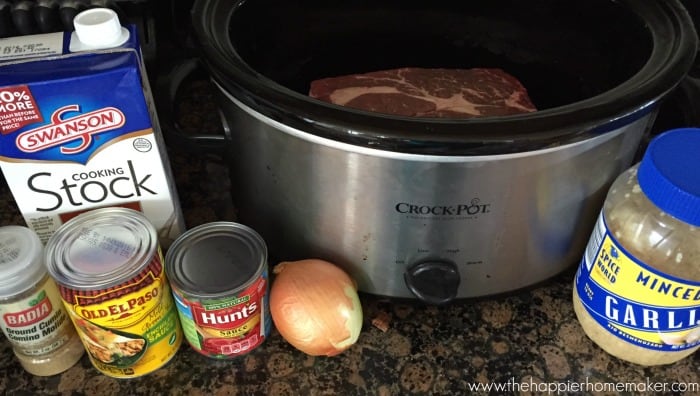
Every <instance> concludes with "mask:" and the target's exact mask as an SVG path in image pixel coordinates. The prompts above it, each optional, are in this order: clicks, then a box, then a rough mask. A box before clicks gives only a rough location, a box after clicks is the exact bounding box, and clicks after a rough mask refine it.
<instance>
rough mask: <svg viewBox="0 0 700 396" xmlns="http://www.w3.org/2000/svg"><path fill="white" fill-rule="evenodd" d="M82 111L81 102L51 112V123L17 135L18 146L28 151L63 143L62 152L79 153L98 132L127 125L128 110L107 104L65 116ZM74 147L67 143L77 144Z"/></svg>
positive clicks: (31, 151)
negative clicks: (125, 114)
mask: <svg viewBox="0 0 700 396" xmlns="http://www.w3.org/2000/svg"><path fill="white" fill-rule="evenodd" d="M77 111H80V106H78V105H68V106H64V107H61V108H59V109H57V110H56V111H54V112H53V114H52V115H51V123H50V124H48V125H44V126H42V127H39V128H35V129H32V130H29V131H26V132H22V133H20V134H19V135H18V136H17V147H18V148H19V149H20V150H22V151H24V152H27V153H33V152H37V151H41V150H44V149H47V148H51V147H55V146H62V147H61V149H60V150H61V153H62V154H76V153H80V152H81V151H83V150H85V149H86V148H88V147H89V146H90V143H91V142H92V136H93V135H96V134H98V133H102V132H106V131H110V130H113V129H117V128H120V127H122V126H123V125H124V122H125V117H124V113H122V112H121V111H119V109H116V108H114V107H105V108H102V109H99V110H94V111H91V112H89V113H85V114H81V115H79V116H76V117H71V118H66V119H63V116H64V115H65V114H66V113H70V112H77ZM75 142H77V143H76V144H74V145H70V147H66V146H63V145H65V144H66V143H75Z"/></svg>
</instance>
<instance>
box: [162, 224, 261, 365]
mask: <svg viewBox="0 0 700 396" xmlns="http://www.w3.org/2000/svg"><path fill="white" fill-rule="evenodd" d="M165 269H166V274H167V276H168V279H169V280H170V284H171V287H172V291H173V296H174V297H175V301H176V305H177V309H178V313H179V315H180V322H181V323H182V327H183V330H184V333H185V338H186V339H187V341H188V342H189V344H190V346H191V347H192V348H193V349H194V350H195V351H197V352H199V353H201V354H203V355H205V356H208V357H211V358H215V359H230V358H234V357H236V356H239V355H242V354H245V353H247V352H249V351H251V350H253V349H254V348H256V347H258V346H259V345H260V344H262V343H263V341H264V340H265V338H267V337H268V335H269V334H270V327H271V324H272V322H271V320H270V309H269V306H268V289H269V281H268V265H267V246H266V245H265V242H264V241H263V239H262V238H261V237H260V235H259V234H258V233H256V232H255V231H254V230H252V229H251V228H249V227H247V226H245V225H242V224H238V223H233V222H223V221H222V222H213V223H207V224H203V225H200V226H198V227H195V228H193V229H191V230H189V231H187V232H185V233H184V234H182V235H181V236H180V237H179V238H178V239H177V240H176V241H175V242H174V243H173V244H172V245H171V246H170V249H169V250H168V253H167V255H166V257H165Z"/></svg>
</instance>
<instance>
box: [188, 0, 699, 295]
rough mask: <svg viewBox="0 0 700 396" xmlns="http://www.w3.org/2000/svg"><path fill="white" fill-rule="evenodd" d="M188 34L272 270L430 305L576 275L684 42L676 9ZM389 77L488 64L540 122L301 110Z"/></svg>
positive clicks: (215, 8)
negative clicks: (511, 80)
mask: <svg viewBox="0 0 700 396" xmlns="http://www.w3.org/2000/svg"><path fill="white" fill-rule="evenodd" d="M192 22H193V28H194V31H195V34H196V37H197V40H198V43H199V45H200V46H201V51H202V58H203V60H204V64H205V67H206V69H207V71H208V73H209V74H210V76H211V80H212V81H213V83H214V85H215V86H216V92H217V103H218V106H219V109H220V113H221V116H222V122H223V124H224V130H225V136H223V137H217V138H215V139H212V141H211V142H210V144H212V145H219V146H223V149H224V150H225V159H226V161H227V163H228V164H229V165H230V173H231V184H232V194H233V198H234V204H235V206H236V208H237V210H238V216H239V221H240V222H242V223H244V224H247V225H249V226H251V227H252V228H254V229H255V230H256V231H258V232H259V233H260V234H261V235H262V236H263V238H264V239H265V241H266V242H267V244H268V247H269V249H270V259H271V264H274V263H275V262H277V261H282V260H295V259H302V258H309V257H317V258H322V259H326V260H329V261H332V262H335V263H337V264H338V265H340V266H342V267H343V268H344V269H346V270H347V271H348V272H349V273H350V274H351V276H353V278H354V279H355V280H356V281H357V283H358V286H359V289H360V291H362V292H366V293H371V294H377V295H385V296H390V297H396V298H411V299H419V300H421V301H424V302H426V303H431V304H442V303H447V302H450V301H453V300H456V299H463V298H469V297H477V296H487V295H493V294H498V293H503V292H509V291H514V290H518V289H520V288H523V287H527V286H531V285H533V284H536V283H539V282H541V281H544V280H546V279H548V278H550V277H552V276H554V275H557V274H559V273H561V272H562V271H564V270H565V269H567V268H568V267H569V266H571V265H573V264H575V263H576V262H577V261H578V260H579V259H580V257H581V256H582V253H583V249H584V246H585V244H586V242H587V240H588V237H589V235H590V232H591V230H592V228H593V224H594V222H595V219H596V215H597V213H598V212H599V210H600V207H601V204H602V201H603V199H604V196H605V192H606V191H607V188H608V187H609V185H610V183H611V182H612V180H613V179H614V178H615V177H616V176H617V175H618V174H619V173H620V172H621V171H622V170H624V169H626V168H627V167H628V166H629V165H631V163H632V162H633V160H634V159H635V155H636V154H637V151H638V150H639V149H640V142H641V141H642V139H643V137H645V136H646V135H647V134H648V133H649V131H650V129H651V127H652V126H653V123H654V118H655V115H656V113H657V111H658V108H659V104H660V103H661V102H662V101H663V99H664V98H665V97H666V96H667V95H668V93H669V92H671V90H672V89H673V88H674V87H676V86H677V85H678V83H679V82H680V81H681V80H682V79H683V78H684V76H685V75H686V74H687V73H688V71H689V69H690V68H691V66H692V64H693V60H694V58H695V55H696V51H697V41H698V40H697V35H696V32H695V29H694V27H693V23H692V20H691V18H690V17H689V15H688V13H687V11H686V10H685V9H684V7H683V6H682V4H681V3H680V2H678V1H676V0H663V1H662V0H654V1H648V0H645V1H640V0H619V1H611V0H592V1H586V2H574V1H558V0H533V1H527V2H521V1H515V0H497V1H493V0H489V1H470V2H450V1H432V2H404V1H392V0H375V1H360V0H351V1H345V2H341V3H338V2H326V1H318V0H307V1H303V2H299V1H289V0H285V1H277V0H238V1H231V0H227V1H223V0H198V1H195V4H194V6H193V9H192ZM404 66H413V67H441V68H472V67H498V68H501V69H504V70H506V71H507V72H509V73H511V74H512V75H514V76H515V77H516V78H518V79H519V80H520V81H521V82H522V83H523V85H525V87H526V88H527V89H528V92H529V94H530V97H531V99H532V100H533V102H534V103H535V105H536V106H537V107H538V109H539V110H538V111H537V112H534V113H529V114H522V115H511V116H503V117H484V118H473V119H432V118H426V119H424V118H420V119H419V118H407V117H398V116H389V115H382V114H378V113H370V112H366V111H361V110H354V109H350V108H344V107H341V106H337V105H334V104H329V103H324V102H320V101H317V100H314V99H312V98H310V97H309V96H308V95H307V92H308V89H309V84H310V82H311V81H313V80H315V79H318V78H323V77H330V76H338V75H344V74H351V73H362V72H369V71H375V70H383V69H390V68H396V67H404ZM204 140H206V138H204Z"/></svg>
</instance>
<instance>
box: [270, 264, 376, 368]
mask: <svg viewBox="0 0 700 396" xmlns="http://www.w3.org/2000/svg"><path fill="white" fill-rule="evenodd" d="M273 273H274V274H276V276H275V279H274V281H273V282H272V285H271V286H270V314H271V316H272V321H273V322H274V323H275V327H276V328H277V330H278V331H279V333H280V335H281V336H282V338H284V339H285V340H286V341H287V342H288V343H290V344H291V345H292V346H293V347H295V348H296V349H298V350H300V351H302V352H304V353H306V354H308V355H311V356H334V355H337V354H339V353H341V352H343V351H344V350H346V349H348V348H350V347H351V346H352V345H353V344H355V342H357V339H358V337H359V336H360V331H361V330H362V306H361V304H360V298H359V296H358V295H357V286H356V284H355V282H354V281H353V280H352V278H350V276H348V274H347V273H345V271H343V270H342V269H340V268H339V267H337V266H336V265H334V264H332V263H330V262H328V261H324V260H319V259H307V260H299V261H285V262H281V263H279V264H277V265H276V266H275V267H274V269H273Z"/></svg>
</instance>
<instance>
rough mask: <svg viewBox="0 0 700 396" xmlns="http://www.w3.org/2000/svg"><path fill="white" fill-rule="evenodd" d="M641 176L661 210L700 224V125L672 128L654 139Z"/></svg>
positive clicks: (649, 194) (641, 184)
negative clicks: (698, 126) (696, 126)
mask: <svg viewBox="0 0 700 396" xmlns="http://www.w3.org/2000/svg"><path fill="white" fill-rule="evenodd" d="M637 179H638V181H639V186H640V187H641V189H642V191H644V194H646V196H647V197H648V198H649V200H650V201H651V202H653V203H654V204H655V205H656V206H658V207H659V208H660V209H661V210H663V211H664V212H666V213H668V214H669V215H671V216H673V217H675V218H676V219H678V220H681V221H684V222H686V223H689V224H692V225H694V226H700V128H680V129H672V130H670V131H667V132H664V133H662V134H660V135H658V136H656V137H655V138H654V139H652V141H651V143H649V147H647V150H646V152H645V153H644V157H643V158H642V161H641V164H640V165H639V170H638V173H637Z"/></svg>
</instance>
